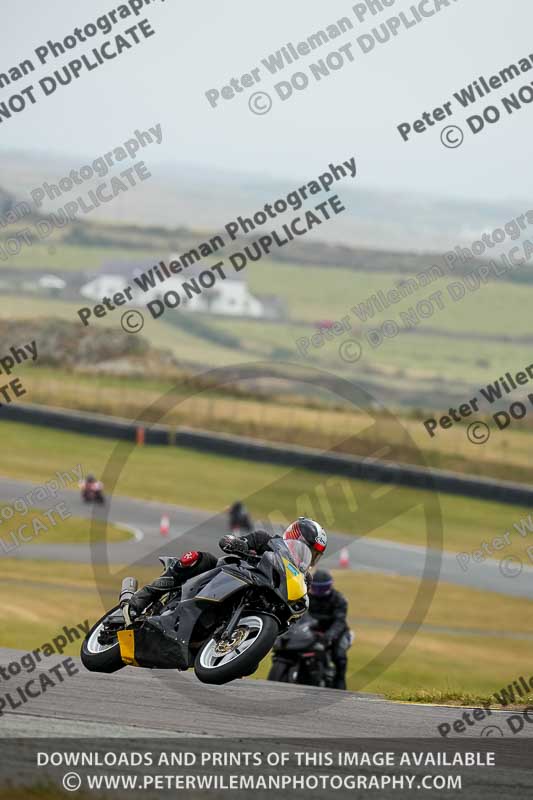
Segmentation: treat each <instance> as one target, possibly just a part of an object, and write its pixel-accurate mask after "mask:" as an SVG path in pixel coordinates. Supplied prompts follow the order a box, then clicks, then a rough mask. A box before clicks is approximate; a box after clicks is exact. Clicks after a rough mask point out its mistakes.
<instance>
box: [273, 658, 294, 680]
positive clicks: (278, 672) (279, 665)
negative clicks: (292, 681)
mask: <svg viewBox="0 0 533 800" xmlns="http://www.w3.org/2000/svg"><path fill="white" fill-rule="evenodd" d="M289 670H290V664H287V662H286V661H273V662H272V666H271V667H270V672H269V673H268V679H267V680H269V681H277V682H278V683H288V682H289Z"/></svg>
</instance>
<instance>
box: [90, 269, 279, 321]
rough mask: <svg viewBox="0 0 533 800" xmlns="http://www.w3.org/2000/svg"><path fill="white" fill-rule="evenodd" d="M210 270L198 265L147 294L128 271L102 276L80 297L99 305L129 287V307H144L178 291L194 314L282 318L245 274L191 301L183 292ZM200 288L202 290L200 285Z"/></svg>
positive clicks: (182, 305)
mask: <svg viewBox="0 0 533 800" xmlns="http://www.w3.org/2000/svg"><path fill="white" fill-rule="evenodd" d="M174 259H175V256H171V257H170V260H171V261H172V260H174ZM144 269H146V268H144ZM206 269H208V266H204V267H201V266H200V265H195V266H191V267H188V268H187V269H185V270H184V271H183V272H182V273H180V274H179V275H173V276H172V277H170V278H167V280H165V281H164V282H163V283H160V282H157V283H156V285H155V286H154V288H153V289H149V290H148V291H146V292H143V291H142V290H141V289H139V288H138V287H137V286H136V284H135V281H134V280H133V276H132V275H131V274H130V276H129V277H126V276H125V275H124V271H123V270H121V272H122V274H112V273H110V274H103V275H99V276H98V277H96V278H94V279H93V280H91V281H89V283H86V284H85V285H84V286H82V287H81V289H80V294H81V295H82V296H83V297H86V298H88V299H90V300H94V301H95V302H98V301H99V300H100V301H101V300H102V298H103V297H110V298H111V297H112V296H113V295H114V294H115V293H116V292H122V291H124V289H125V287H126V286H128V285H129V286H131V287H132V289H133V292H132V296H133V299H132V301H131V304H129V303H128V305H134V306H143V305H146V304H147V303H149V302H151V301H152V300H160V299H161V298H162V297H163V295H165V294H166V293H167V292H171V291H175V292H177V293H178V294H179V296H180V298H181V303H180V306H179V308H180V309H183V310H186V311H189V312H191V313H192V312H197V313H204V314H220V315H222V316H235V317H253V318H256V319H258V318H274V317H277V316H278V312H277V311H275V310H274V307H273V304H272V299H271V298H270V302H269V299H268V298H265V300H263V299H260V298H258V297H255V296H254V295H253V294H252V293H251V292H250V290H249V288H248V285H247V283H246V279H245V276H244V275H243V274H241V273H232V274H231V275H230V274H228V277H227V278H226V279H225V280H220V279H218V280H217V282H216V283H215V284H214V286H213V287H212V288H211V289H204V288H202V289H201V293H200V294H195V293H194V294H193V293H192V291H191V292H189V294H190V297H187V296H186V294H187V293H186V292H185V291H184V290H183V288H182V286H183V284H184V283H186V282H190V284H192V285H193V286H194V285H195V281H198V276H199V275H200V273H201V272H204V271H205V270H206ZM140 272H141V270H140V269H137V270H136V271H135V273H134V274H135V275H138V274H139V273H140ZM196 285H198V286H200V284H199V283H197V284H196Z"/></svg>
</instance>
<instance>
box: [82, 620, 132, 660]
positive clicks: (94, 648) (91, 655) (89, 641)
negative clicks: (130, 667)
mask: <svg viewBox="0 0 533 800" xmlns="http://www.w3.org/2000/svg"><path fill="white" fill-rule="evenodd" d="M118 608H119V607H117V608H114V609H112V610H111V611H108V612H107V614H104V616H103V617H102V618H101V619H99V620H98V622H97V623H96V624H95V625H93V627H92V628H91V630H90V631H89V633H88V634H87V636H86V637H85V639H84V640H83V642H82V645H81V652H80V656H81V661H82V664H83V666H84V667H85V668H86V669H88V670H90V672H107V673H108V674H110V673H112V672H117V670H119V669H122V667H125V666H126V665H125V664H124V662H123V661H122V658H121V656H120V647H119V643H118V639H117V637H116V636H112V637H109V638H110V639H111V641H109V642H108V643H106V644H101V643H100V642H99V641H98V639H99V637H100V635H101V633H102V632H103V630H104V625H105V623H106V622H107V621H108V620H109V617H111V615H112V614H114V613H116V612H117V611H118Z"/></svg>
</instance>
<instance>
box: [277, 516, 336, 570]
mask: <svg viewBox="0 0 533 800" xmlns="http://www.w3.org/2000/svg"><path fill="white" fill-rule="evenodd" d="M283 539H284V541H285V543H286V544H287V546H290V543H291V542H295V541H297V542H303V543H304V544H306V545H307V547H308V548H309V550H310V551H311V563H310V566H311V567H314V566H315V564H316V563H317V562H318V561H319V559H320V558H321V557H322V553H324V551H325V549H326V547H327V546H328V536H327V533H326V531H325V530H324V528H323V527H322V525H319V524H318V522H315V521H314V520H313V519H308V518H307V517H298V519H297V520H296V521H295V522H293V523H292V524H291V525H289V527H288V528H287V530H286V531H285V533H284V534H283ZM289 549H290V548H289Z"/></svg>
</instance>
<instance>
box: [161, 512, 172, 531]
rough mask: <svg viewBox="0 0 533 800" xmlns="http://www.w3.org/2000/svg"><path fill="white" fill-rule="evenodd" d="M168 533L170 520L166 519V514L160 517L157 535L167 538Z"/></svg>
mask: <svg viewBox="0 0 533 800" xmlns="http://www.w3.org/2000/svg"><path fill="white" fill-rule="evenodd" d="M169 532H170V519H169V518H168V517H167V515H166V514H163V516H162V517H161V523H160V525H159V533H160V534H161V536H168V534H169Z"/></svg>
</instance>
